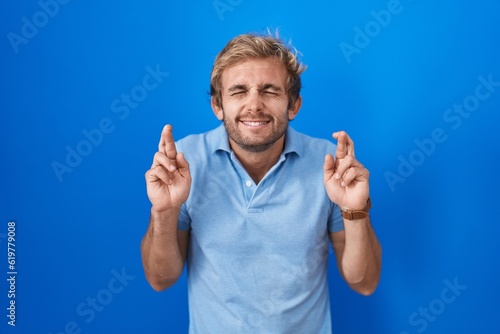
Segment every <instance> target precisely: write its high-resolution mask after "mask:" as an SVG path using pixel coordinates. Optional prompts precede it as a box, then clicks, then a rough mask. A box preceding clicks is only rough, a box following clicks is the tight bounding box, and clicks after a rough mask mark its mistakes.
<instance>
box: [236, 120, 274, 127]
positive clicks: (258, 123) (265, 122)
mask: <svg viewBox="0 0 500 334" xmlns="http://www.w3.org/2000/svg"><path fill="white" fill-rule="evenodd" d="M269 122H270V121H241V123H243V124H245V125H248V126H261V125H265V124H267V123H269Z"/></svg>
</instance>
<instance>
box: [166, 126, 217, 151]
mask: <svg viewBox="0 0 500 334" xmlns="http://www.w3.org/2000/svg"><path fill="white" fill-rule="evenodd" d="M224 135H225V132H224V129H223V127H222V128H221V126H218V127H216V128H214V129H212V130H209V131H206V132H202V133H196V134H190V135H187V136H185V137H183V138H181V139H179V140H177V141H176V142H175V145H176V146H177V151H179V152H183V153H184V154H186V155H193V154H196V153H199V154H202V155H206V154H207V153H210V152H213V151H215V150H216V149H217V148H218V146H220V145H221V143H224V139H225V137H224ZM226 141H227V139H226Z"/></svg>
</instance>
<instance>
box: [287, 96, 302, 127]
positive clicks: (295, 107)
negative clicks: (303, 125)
mask: <svg viewBox="0 0 500 334" xmlns="http://www.w3.org/2000/svg"><path fill="white" fill-rule="evenodd" d="M300 107H302V96H300V95H299V97H298V98H297V100H295V103H294V104H293V106H292V107H291V108H290V110H288V120H289V121H291V120H292V119H294V118H295V116H297V114H298V113H299V110H300Z"/></svg>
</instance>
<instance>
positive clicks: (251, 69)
mask: <svg viewBox="0 0 500 334" xmlns="http://www.w3.org/2000/svg"><path fill="white" fill-rule="evenodd" d="M286 79H287V71H286V68H285V66H284V65H283V64H281V63H278V62H276V61H274V60H273V59H272V58H265V59H253V60H248V61H245V62H242V63H239V64H237V65H234V66H232V67H230V68H227V69H225V70H224V72H223V73H222V108H218V107H217V106H215V105H214V103H212V107H213V109H214V112H215V114H216V116H217V118H219V119H220V120H222V121H224V126H225V127H226V131H227V133H228V135H229V139H230V142H231V145H234V144H236V145H238V146H239V147H241V148H242V149H244V150H245V151H249V152H263V151H265V150H267V149H269V148H270V147H271V146H272V145H273V144H274V143H276V142H277V141H278V140H280V143H281V142H282V140H283V138H284V134H285V131H286V129H287V126H288V121H289V120H292V119H293V118H295V115H296V114H297V112H298V109H299V108H300V103H301V101H300V98H299V99H298V100H297V103H295V105H294V106H293V107H292V108H291V109H290V110H288V95H287V92H286Z"/></svg>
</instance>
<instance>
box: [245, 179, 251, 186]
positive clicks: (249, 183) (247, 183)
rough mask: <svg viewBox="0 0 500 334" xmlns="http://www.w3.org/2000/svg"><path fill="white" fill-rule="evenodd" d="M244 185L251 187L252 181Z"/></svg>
mask: <svg viewBox="0 0 500 334" xmlns="http://www.w3.org/2000/svg"><path fill="white" fill-rule="evenodd" d="M245 184H246V185H247V187H249V188H250V187H251V186H252V181H250V180H248V181H247V182H246V183H245Z"/></svg>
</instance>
